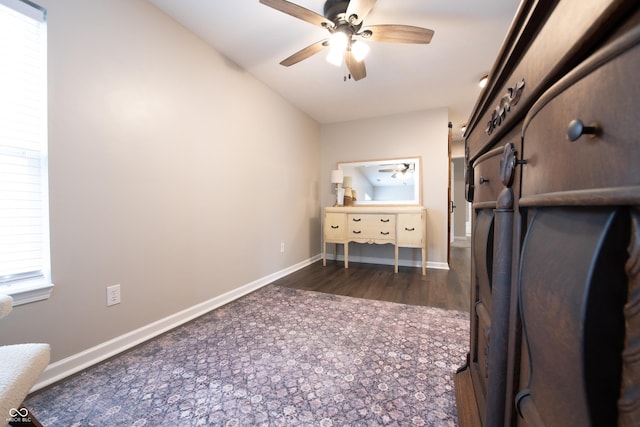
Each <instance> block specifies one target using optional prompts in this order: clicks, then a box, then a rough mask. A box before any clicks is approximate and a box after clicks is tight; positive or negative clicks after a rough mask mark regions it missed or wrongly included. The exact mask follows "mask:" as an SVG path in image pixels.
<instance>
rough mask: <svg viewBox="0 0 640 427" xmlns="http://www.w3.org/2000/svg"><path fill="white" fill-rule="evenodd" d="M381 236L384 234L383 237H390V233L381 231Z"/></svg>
mask: <svg viewBox="0 0 640 427" xmlns="http://www.w3.org/2000/svg"><path fill="white" fill-rule="evenodd" d="M380 234H382V235H383V236H388V235H389V232H388V231H381V232H380Z"/></svg>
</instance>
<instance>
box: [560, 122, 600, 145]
mask: <svg viewBox="0 0 640 427" xmlns="http://www.w3.org/2000/svg"><path fill="white" fill-rule="evenodd" d="M598 133H600V129H599V128H598V126H597V125H596V124H591V125H590V126H585V125H584V123H582V120H580V119H574V120H571V122H570V123H569V126H568V127H567V139H568V140H569V141H572V142H573V141H577V140H578V138H580V137H581V136H582V135H591V136H596V135H597V134H598Z"/></svg>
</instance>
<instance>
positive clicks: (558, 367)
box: [517, 207, 630, 427]
mask: <svg viewBox="0 0 640 427" xmlns="http://www.w3.org/2000/svg"><path fill="white" fill-rule="evenodd" d="M629 227H630V226H629V214H628V212H627V211H626V210H625V209H615V208H587V207H585V208H539V209H538V210H537V212H535V214H534V215H533V217H532V220H531V222H530V225H529V228H528V231H527V234H526V238H525V241H524V244H523V249H522V261H521V265H520V282H519V304H520V309H521V316H522V324H523V331H524V336H523V338H524V342H525V344H526V348H527V349H528V355H529V357H528V359H529V362H530V366H529V369H528V372H529V378H528V380H527V381H526V384H527V386H526V389H525V390H523V391H521V392H520V393H519V396H518V399H517V406H518V409H519V412H520V414H521V415H522V417H523V418H524V419H525V420H526V421H527V422H529V423H530V424H531V425H538V424H540V423H541V424H540V425H544V426H567V427H570V426H576V427H579V426H587V425H591V426H594V427H595V426H603V427H604V426H614V425H616V421H617V406H616V405H617V399H618V396H619V393H620V378H621V370H622V367H621V356H620V354H621V351H622V348H623V344H624V332H625V325H624V316H623V306H624V303H625V300H626V289H627V278H626V274H625V261H626V258H627V254H626V247H627V244H628V242H629V235H630V231H629ZM529 420H531V421H529Z"/></svg>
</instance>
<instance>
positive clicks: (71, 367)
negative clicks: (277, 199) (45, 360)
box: [31, 255, 321, 392]
mask: <svg viewBox="0 0 640 427" xmlns="http://www.w3.org/2000/svg"><path fill="white" fill-rule="evenodd" d="M320 259H321V256H320V255H316V256H314V257H312V258H309V259H307V260H305V261H302V262H299V263H298V264H295V265H292V266H290V267H287V268H285V269H283V270H280V271H277V272H275V273H273V274H270V275H268V276H265V277H262V278H260V279H258V280H255V281H253V282H251V283H247V284H246V285H243V286H241V287H239V288H237V289H234V290H232V291H229V292H227V293H224V294H222V295H219V296H217V297H215V298H212V299H210V300H208V301H204V302H202V303H200V304H196V305H194V306H193V307H190V308H187V309H185V310H182V311H179V312H178V313H175V314H172V315H170V316H167V317H165V318H164V319H160V320H158V321H156V322H153V323H150V324H148V325H146V326H143V327H141V328H138V329H136V330H133V331H131V332H128V333H126V334H124V335H120V336H119V337H116V338H113V339H111V340H109V341H106V342H103V343H101V344H98V345H97V346H94V347H91V348H89V349H87V350H84V351H81V352H80V353H76V354H74V355H71V356H69V357H66V358H64V359H62V360H59V361H57V362H54V363H51V364H50V365H49V366H47V368H46V369H45V370H44V372H43V373H42V375H41V376H40V378H39V380H38V382H37V383H36V385H35V386H33V388H32V389H31V392H34V391H36V390H40V389H41V388H43V387H46V386H48V385H51V384H53V383H55V382H57V381H60V380H62V379H64V378H66V377H69V376H71V375H73V374H75V373H78V372H80V371H82V370H84V369H86V368H88V367H90V366H92V365H95V364H97V363H99V362H102V361H104V360H106V359H108V358H110V357H112V356H115V355H117V354H119V353H122V352H123V351H125V350H128V349H130V348H132V347H134V346H136V345H138V344H140V343H143V342H145V341H147V340H149V339H151V338H154V337H156V336H158V335H160V334H162V333H164V332H166V331H169V330H171V329H173V328H175V327H178V326H180V325H182V324H184V323H186V322H188V321H190V320H193V319H195V318H196V317H199V316H202V315H203V314H206V313H208V312H210V311H211V310H213V309H215V308H218V307H220V306H222V305H224V304H228V303H229V302H231V301H234V300H236V299H238V298H240V297H242V296H244V295H246V294H248V293H250V292H253V291H255V290H257V289H260V288H261V287H263V286H266V285H268V284H269V283H271V282H273V281H274V280H277V279H280V278H281V277H284V276H286V275H288V274H291V273H293V272H295V271H297V270H300V269H301V268H304V267H306V266H308V265H310V264H312V263H314V262H316V261H318V260H320Z"/></svg>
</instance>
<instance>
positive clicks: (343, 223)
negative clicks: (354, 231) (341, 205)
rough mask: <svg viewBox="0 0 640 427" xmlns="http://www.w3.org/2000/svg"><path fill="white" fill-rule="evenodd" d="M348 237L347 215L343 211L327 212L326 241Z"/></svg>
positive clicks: (325, 224)
mask: <svg viewBox="0 0 640 427" xmlns="http://www.w3.org/2000/svg"><path fill="white" fill-rule="evenodd" d="M346 238H347V215H346V214H343V213H325V215H324V240H325V242H334V241H344V240H345V239H346Z"/></svg>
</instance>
